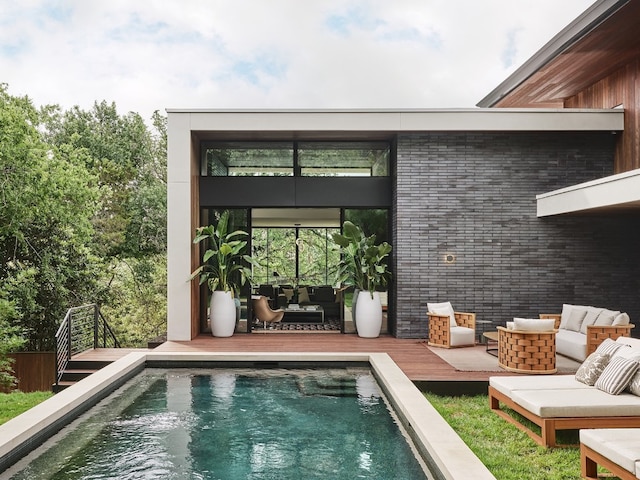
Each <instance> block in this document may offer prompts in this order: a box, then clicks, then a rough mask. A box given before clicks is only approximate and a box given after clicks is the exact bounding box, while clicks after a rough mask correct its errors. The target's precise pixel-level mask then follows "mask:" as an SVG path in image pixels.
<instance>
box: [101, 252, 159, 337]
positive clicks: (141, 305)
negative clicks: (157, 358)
mask: <svg viewBox="0 0 640 480" xmlns="http://www.w3.org/2000/svg"><path fill="white" fill-rule="evenodd" d="M105 272H106V275H108V277H105V278H103V279H102V283H103V284H105V285H108V286H109V289H108V291H107V292H106V296H105V298H104V300H103V301H104V303H103V304H102V306H101V312H102V314H103V315H104V316H105V318H106V319H107V322H108V323H109V325H110V326H111V328H112V329H113V330H114V332H115V334H116V337H117V338H118V339H119V340H120V343H121V344H122V346H123V347H137V348H146V346H147V342H148V341H149V340H150V339H152V338H155V337H158V336H160V335H162V334H164V333H165V332H166V323H167V321H166V317H167V284H166V278H167V258H166V255H164V254H156V255H149V256H146V257H144V258H129V259H125V260H117V259H115V260H114V261H113V263H112V264H111V265H110V266H109V268H108V269H105Z"/></svg>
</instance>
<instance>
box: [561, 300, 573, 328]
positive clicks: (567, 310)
mask: <svg viewBox="0 0 640 480" xmlns="http://www.w3.org/2000/svg"><path fill="white" fill-rule="evenodd" d="M572 308H573V305H570V304H568V303H563V304H562V315H560V328H564V329H566V328H567V322H568V321H569V315H571V310H572Z"/></svg>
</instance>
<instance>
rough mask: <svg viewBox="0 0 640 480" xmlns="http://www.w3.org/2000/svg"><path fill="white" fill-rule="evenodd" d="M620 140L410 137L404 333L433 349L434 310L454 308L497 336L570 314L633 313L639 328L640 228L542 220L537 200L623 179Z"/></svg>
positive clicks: (404, 189) (397, 261) (402, 207)
mask: <svg viewBox="0 0 640 480" xmlns="http://www.w3.org/2000/svg"><path fill="white" fill-rule="evenodd" d="M614 138H615V137H614V136H613V135H610V134H605V133H535V132H532V133H513V132H509V133H468V134H465V133H433V134H406V135H400V136H399V137H398V144H397V164H396V171H395V175H396V184H395V192H394V206H393V212H392V216H393V222H392V224H393V243H392V245H393V246H394V258H393V261H394V271H395V279H394V288H395V291H396V297H395V302H394V305H393V310H394V311H395V322H393V320H392V322H393V333H394V334H395V335H396V336H398V337H400V338H426V336H427V316H426V304H427V301H434V302H442V301H447V300H449V301H451V302H452V304H453V306H454V308H455V309H456V310H458V311H470V312H476V314H477V319H478V320H490V321H491V322H492V323H493V325H494V326H495V325H504V323H505V322H506V321H507V320H510V319H511V318H512V317H514V316H521V317H537V315H538V313H543V312H544V313H554V312H560V310H561V308H562V304H563V303H575V304H583V305H593V306H598V307H605V308H610V309H616V310H622V311H626V312H627V313H629V315H630V317H631V321H632V323H635V324H637V325H640V288H639V283H640V282H639V281H638V278H639V277H640V222H639V219H640V217H638V215H637V214H634V215H623V214H620V213H616V214H615V215H610V216H609V215H605V214H600V215H575V214H573V215H564V216H558V217H549V218H537V217H536V200H535V196H536V194H540V193H545V192H548V191H551V190H555V189H558V188H562V187H566V186H569V185H575V184H578V183H581V182H584V181H588V180H593V179H597V178H602V177H604V176H607V175H610V174H612V173H613V156H614ZM446 253H450V254H452V255H454V256H455V261H454V262H453V263H446V262H445V261H444V256H445V254H446ZM392 317H394V316H393V315H392ZM488 328H491V327H488ZM491 329H494V328H491Z"/></svg>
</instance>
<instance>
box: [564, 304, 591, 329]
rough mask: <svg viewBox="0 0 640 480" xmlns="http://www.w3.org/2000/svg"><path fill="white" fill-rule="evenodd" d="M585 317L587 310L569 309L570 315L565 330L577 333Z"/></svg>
mask: <svg viewBox="0 0 640 480" xmlns="http://www.w3.org/2000/svg"><path fill="white" fill-rule="evenodd" d="M586 315H587V310H586V309H583V308H578V307H573V308H572V309H571V314H569V320H568V321H567V326H566V329H567V330H573V331H574V332H579V331H580V327H581V326H582V321H583V320H584V317H586Z"/></svg>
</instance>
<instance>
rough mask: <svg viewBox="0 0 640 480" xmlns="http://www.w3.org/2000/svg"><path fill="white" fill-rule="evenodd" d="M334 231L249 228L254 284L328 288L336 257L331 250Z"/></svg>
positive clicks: (333, 250)
mask: <svg viewBox="0 0 640 480" xmlns="http://www.w3.org/2000/svg"><path fill="white" fill-rule="evenodd" d="M338 231H339V229H337V228H253V230H252V239H251V242H252V255H253V257H254V259H255V260H256V261H257V262H258V264H259V265H260V267H259V268H257V269H254V283H256V284H266V283H273V284H290V285H298V284H300V285H332V284H333V283H334V281H335V275H336V265H337V262H338V261H339V258H340V254H339V252H338V251H337V250H336V249H335V248H333V240H332V235H333V233H335V232H338Z"/></svg>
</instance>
